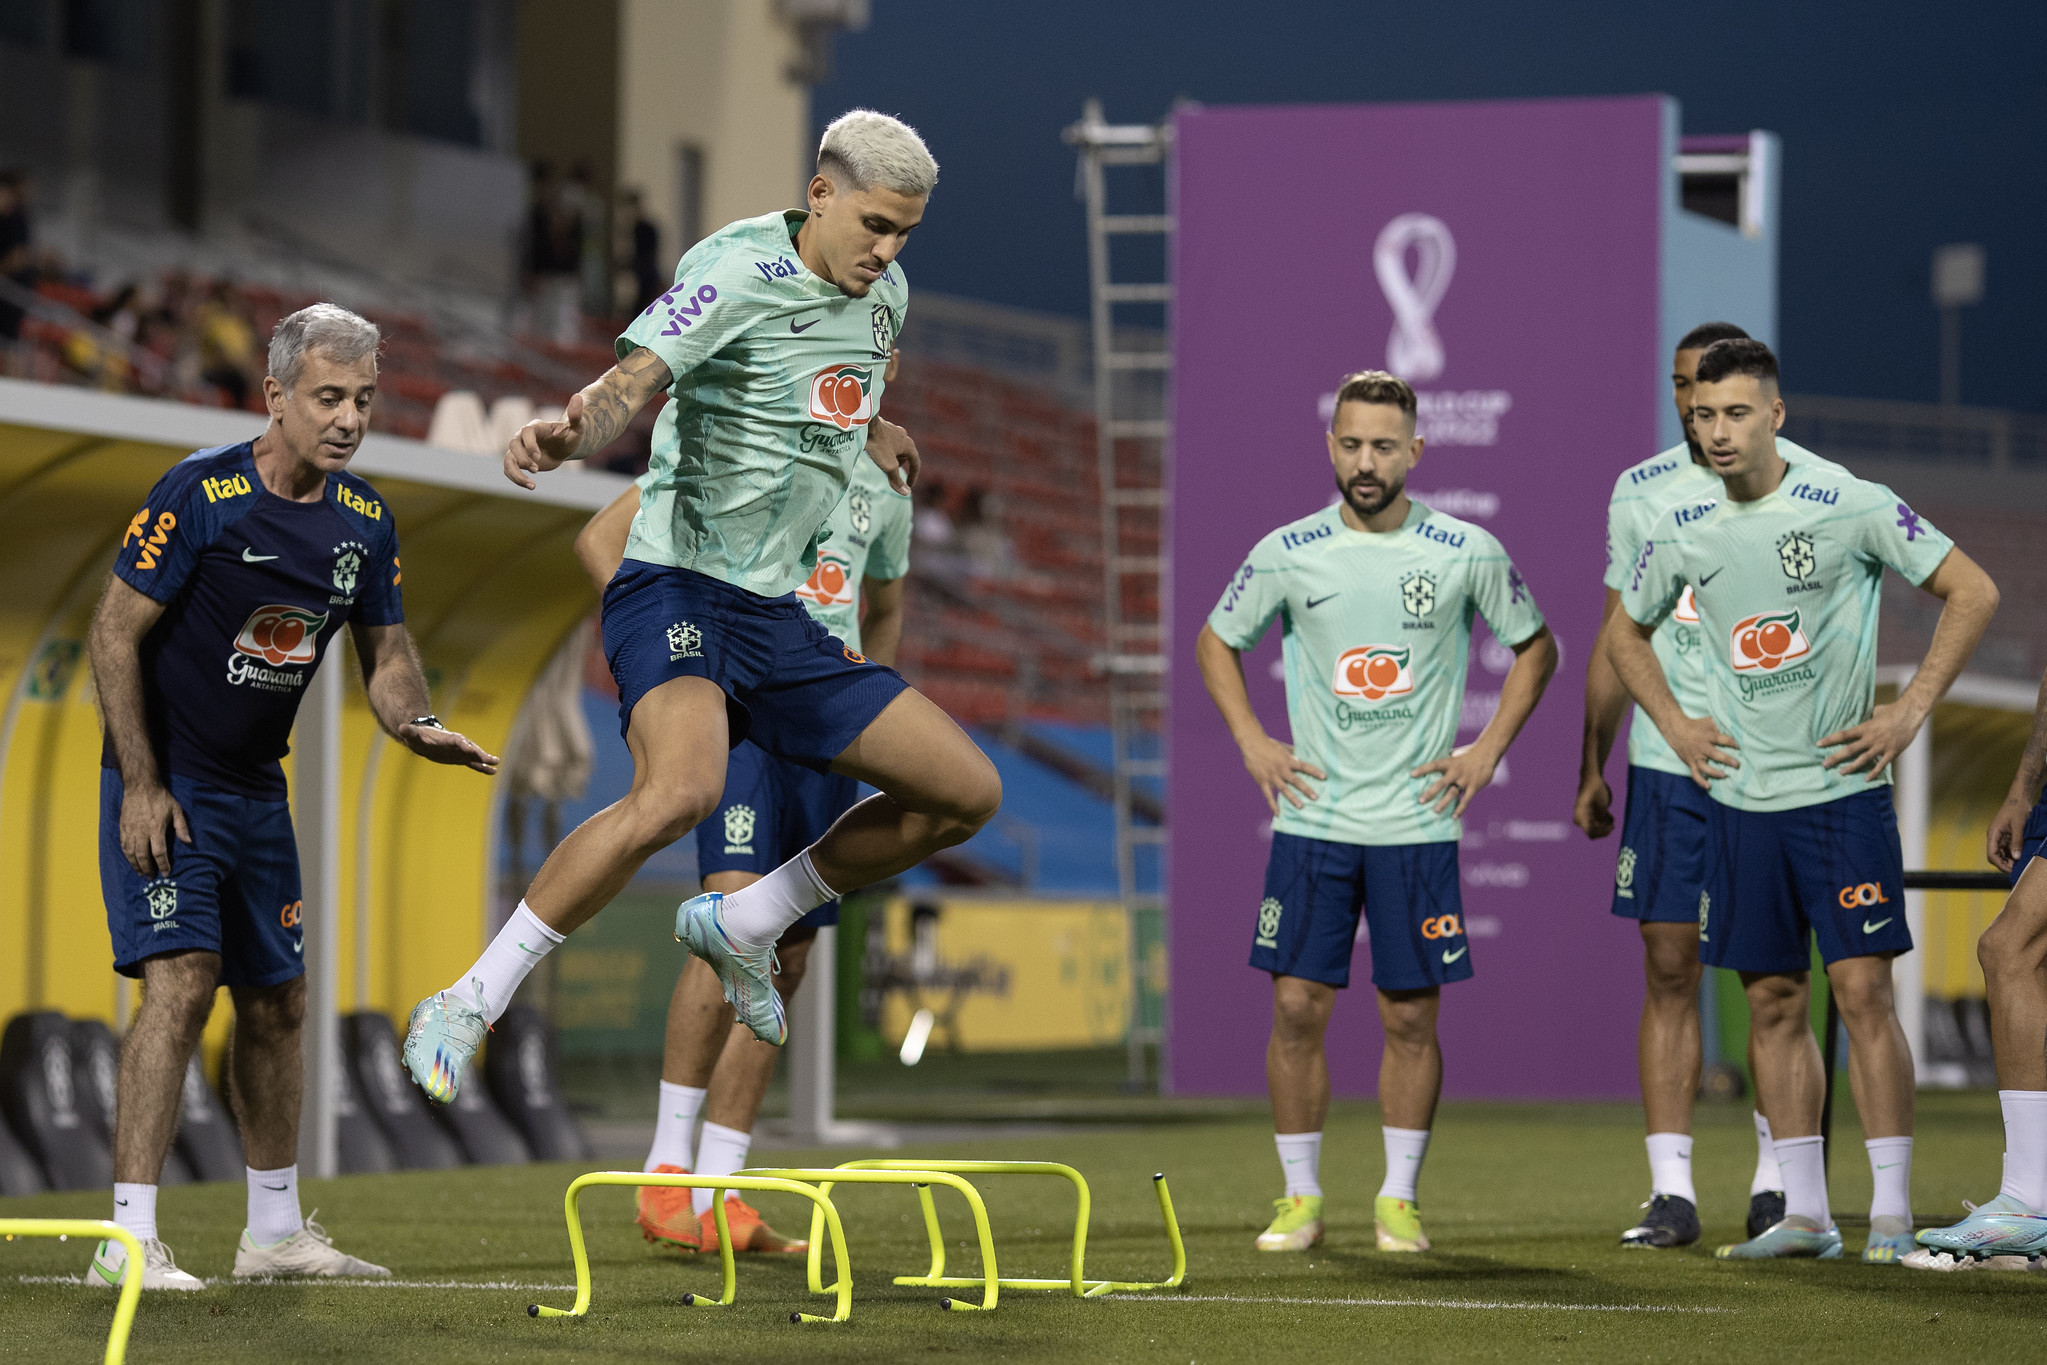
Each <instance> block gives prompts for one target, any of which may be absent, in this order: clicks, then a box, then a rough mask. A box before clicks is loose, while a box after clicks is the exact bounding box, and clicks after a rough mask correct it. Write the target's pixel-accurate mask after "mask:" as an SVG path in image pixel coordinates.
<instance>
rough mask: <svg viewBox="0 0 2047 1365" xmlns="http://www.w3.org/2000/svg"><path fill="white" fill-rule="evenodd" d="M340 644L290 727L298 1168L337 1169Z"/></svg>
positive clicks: (307, 1171)
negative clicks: (301, 1014) (301, 1021)
mask: <svg viewBox="0 0 2047 1365" xmlns="http://www.w3.org/2000/svg"><path fill="white" fill-rule="evenodd" d="M345 654H346V651H345V650H343V649H341V648H339V647H338V644H337V647H335V648H330V649H329V650H328V651H327V658H326V660H325V662H323V663H322V664H321V665H320V669H319V671H318V672H317V673H315V674H314V675H313V677H312V680H311V681H310V682H309V683H307V684H306V696H305V700H304V701H303V702H301V703H300V705H299V714H298V724H297V725H296V726H295V727H294V729H293V731H292V749H293V752H294V753H296V754H297V755H298V773H297V777H298V780H297V782H296V783H294V784H293V788H294V789H293V791H292V797H293V805H294V810H293V812H292V816H293V819H292V823H293V827H294V829H295V830H296V831H297V834H298V845H299V875H300V878H301V883H302V888H303V889H302V894H303V897H304V900H305V910H304V913H303V915H302V916H301V918H300V921H299V934H300V940H301V942H302V944H303V946H304V952H305V960H306V1027H305V1036H304V1042H303V1046H304V1057H305V1068H306V1080H305V1101H304V1104H303V1106H302V1107H301V1109H300V1111H299V1170H300V1172H301V1173H302V1174H304V1175H307V1176H330V1175H335V1174H337V1171H336V1169H335V1168H336V1165H337V1154H336V1149H335V1133H334V1124H335V1108H336V1103H337V1101H338V1099H339V1097H340V1082H341V1018H340V1014H339V1006H340V999H339V995H340V991H339V984H340V971H339V969H340V960H339V959H340V952H339V949H340V944H341V934H340V924H339V922H338V920H339V912H340V909H341V670H342V667H343V656H344V655H345Z"/></svg>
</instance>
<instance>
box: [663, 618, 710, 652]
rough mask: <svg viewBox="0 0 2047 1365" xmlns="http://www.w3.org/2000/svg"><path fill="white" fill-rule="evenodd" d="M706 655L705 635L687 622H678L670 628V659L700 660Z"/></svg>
mask: <svg viewBox="0 0 2047 1365" xmlns="http://www.w3.org/2000/svg"><path fill="white" fill-rule="evenodd" d="M703 654H704V633H703V632H702V631H701V630H698V629H697V628H696V627H695V626H693V625H691V624H690V623H689V622H687V621H677V622H676V623H675V624H674V625H672V626H670V627H669V628H668V657H669V659H670V660H675V659H700V658H702V657H703Z"/></svg>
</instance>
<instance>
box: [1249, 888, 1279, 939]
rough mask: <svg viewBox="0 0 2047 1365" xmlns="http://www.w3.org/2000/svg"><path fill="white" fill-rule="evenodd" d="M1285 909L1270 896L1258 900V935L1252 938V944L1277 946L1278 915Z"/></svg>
mask: <svg viewBox="0 0 2047 1365" xmlns="http://www.w3.org/2000/svg"><path fill="white" fill-rule="evenodd" d="M1285 911H1286V907H1285V906H1283V905H1281V904H1280V903H1279V902H1278V901H1277V900H1275V899H1274V898H1272V897H1271V896H1267V897H1266V898H1265V899H1264V900H1262V901H1260V902H1258V937H1257V938H1255V939H1253V940H1252V946H1254V947H1258V948H1277V947H1278V946H1279V938H1278V935H1279V917H1280V916H1281V915H1282V914H1283V913H1285Z"/></svg>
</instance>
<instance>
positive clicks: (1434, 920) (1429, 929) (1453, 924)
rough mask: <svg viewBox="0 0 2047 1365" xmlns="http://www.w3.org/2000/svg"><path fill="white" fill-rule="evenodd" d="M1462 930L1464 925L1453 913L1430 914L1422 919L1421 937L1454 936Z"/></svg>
mask: <svg viewBox="0 0 2047 1365" xmlns="http://www.w3.org/2000/svg"><path fill="white" fill-rule="evenodd" d="M1463 932H1464V925H1463V924H1462V923H1460V922H1459V921H1458V918H1457V916H1455V915H1431V916H1430V917H1429V918H1428V919H1425V920H1423V921H1422V937H1423V938H1456V937H1457V936H1458V935H1459V934H1461V933H1463Z"/></svg>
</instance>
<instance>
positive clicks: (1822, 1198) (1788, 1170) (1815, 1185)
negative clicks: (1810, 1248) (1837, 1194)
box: [1771, 1133, 1834, 1231]
mask: <svg viewBox="0 0 2047 1365" xmlns="http://www.w3.org/2000/svg"><path fill="white" fill-rule="evenodd" d="M1825 1143H1826V1139H1825V1138H1822V1137H1821V1136H1820V1135H1819V1134H1818V1133H1814V1134H1813V1135H1812V1136H1811V1137H1796V1138H1777V1139H1776V1140H1775V1141H1774V1142H1773V1143H1772V1144H1771V1145H1772V1146H1774V1147H1775V1148H1776V1150H1777V1168H1778V1169H1779V1170H1780V1171H1782V1172H1783V1174H1784V1214H1785V1216H1786V1217H1787V1218H1788V1217H1790V1216H1792V1215H1794V1214H1796V1215H1797V1216H1798V1217H1800V1218H1810V1219H1811V1220H1812V1222H1813V1226H1815V1227H1817V1228H1819V1229H1820V1230H1821V1231H1825V1230H1826V1229H1828V1228H1830V1227H1832V1226H1834V1212H1833V1210H1832V1209H1831V1208H1829V1207H1828V1206H1827V1156H1826V1147H1825Z"/></svg>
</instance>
